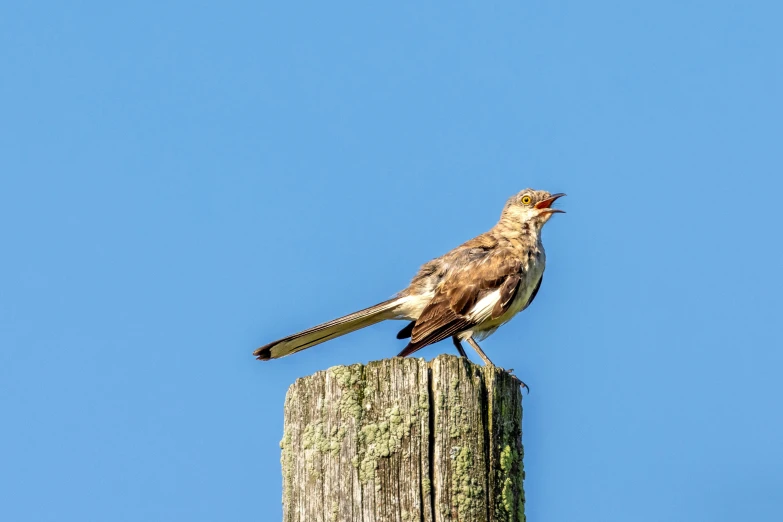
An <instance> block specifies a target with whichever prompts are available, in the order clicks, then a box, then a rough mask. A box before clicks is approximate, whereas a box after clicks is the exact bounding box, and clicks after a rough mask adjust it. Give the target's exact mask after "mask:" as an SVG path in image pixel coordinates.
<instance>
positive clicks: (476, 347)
mask: <svg viewBox="0 0 783 522" xmlns="http://www.w3.org/2000/svg"><path fill="white" fill-rule="evenodd" d="M465 340H466V341H467V342H468V344H469V345H471V346H472V347H473V349H474V350H476V351H477V352H478V354H479V355H480V356H481V358H482V359H484V364H486V365H487V366H495V365H494V364H492V361H490V360H489V357H487V354H485V353H484V350H482V349H481V346H479V345H478V343H477V342H476V340H475V339H473V336H470V337H468V338H467V339H465ZM458 342H459V341H458V340H457V338H456V337H454V344H457V343H458ZM501 370H502V368H501ZM512 371H513V370H508V372H507V373H508V374H509V375H511V376H512V377H514V378H515V379H516V380H517V381H519V385H520V386H521V387H522V388H525V389H526V390H527V392H528V393H530V388H528V386H527V384H525V383H524V382H522V381H521V380H520V379H519V377H517V376H516V375H513V374H512V373H511V372H512Z"/></svg>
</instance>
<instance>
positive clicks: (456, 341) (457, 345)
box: [451, 335, 470, 360]
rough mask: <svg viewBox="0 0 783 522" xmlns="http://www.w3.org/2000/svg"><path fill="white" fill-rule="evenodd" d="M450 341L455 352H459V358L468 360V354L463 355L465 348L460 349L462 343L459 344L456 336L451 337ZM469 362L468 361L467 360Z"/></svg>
mask: <svg viewBox="0 0 783 522" xmlns="http://www.w3.org/2000/svg"><path fill="white" fill-rule="evenodd" d="M451 340H452V341H454V346H455V347H456V348H457V351H458V352H459V356H460V357H464V358H465V359H468V354H466V353H465V348H463V347H462V343H461V342H459V339H458V338H457V336H456V335H455V336H453V337H452V338H451ZM468 360H470V359H468Z"/></svg>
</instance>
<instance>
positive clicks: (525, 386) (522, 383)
mask: <svg viewBox="0 0 783 522" xmlns="http://www.w3.org/2000/svg"><path fill="white" fill-rule="evenodd" d="M506 373H508V374H509V375H510V376H512V377H513V378H515V379H516V380H517V381H519V386H520V387H521V388H524V389H526V390H527V394H528V395H530V386H528V385H527V384H525V383H524V382H522V380H521V379H520V378H519V377H517V376H516V375H514V368H509V369H508V370H506Z"/></svg>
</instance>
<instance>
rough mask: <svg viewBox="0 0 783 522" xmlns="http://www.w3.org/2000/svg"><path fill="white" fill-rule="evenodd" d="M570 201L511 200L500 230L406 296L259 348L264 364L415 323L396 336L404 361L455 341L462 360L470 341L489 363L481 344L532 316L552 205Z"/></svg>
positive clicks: (456, 254) (433, 271)
mask: <svg viewBox="0 0 783 522" xmlns="http://www.w3.org/2000/svg"><path fill="white" fill-rule="evenodd" d="M562 196H565V194H550V193H549V192H544V191H540V190H532V189H526V190H523V191H522V192H520V193H519V194H516V195H514V196H512V197H511V198H510V199H509V200H508V202H507V203H506V206H505V207H503V212H502V213H501V215H500V220H499V221H498V223H497V224H496V225H495V226H494V227H492V228H491V229H490V230H489V231H487V232H485V233H483V234H481V235H479V236H477V237H475V238H473V239H471V240H470V241H468V242H466V243H463V244H462V245H460V246H458V247H457V248H455V249H454V250H452V251H451V252H448V253H447V254H445V255H443V256H441V257H438V258H435V259H433V260H432V261H430V262H428V263H425V264H424V265H423V266H422V267H421V268H420V269H419V272H418V273H417V274H416V276H415V277H414V278H413V280H412V281H411V283H410V284H409V285H408V287H407V288H406V289H404V290H403V291H401V292H399V293H398V294H397V295H396V296H394V297H393V298H391V299H389V300H388V301H384V302H382V303H378V304H377V305H375V306H371V307H369V308H365V309H364V310H359V311H358V312H354V313H352V314H348V315H346V316H343V317H340V318H338V319H334V320H332V321H329V322H327V323H323V324H319V325H318V326H313V327H312V328H308V329H307V330H303V331H301V332H299V333H295V334H293V335H289V336H288V337H284V338H282V339H279V340H277V341H275V342H273V343H269V344H267V345H265V346H262V347H261V348H258V349H257V350H256V351H255V352H253V355H255V356H256V357H257V358H258V359H260V360H262V361H267V360H269V359H277V358H279V357H284V356H286V355H290V354H292V353H296V352H298V351H301V350H304V349H306V348H310V347H311V346H315V345H316V344H320V343H322V342H324V341H328V340H330V339H334V338H335V337H339V336H341V335H345V334H347V333H350V332H353V331H356V330H359V329H360V328H364V327H366V326H370V325H372V324H375V323H378V322H381V321H384V320H386V319H403V320H407V321H410V323H409V324H408V325H407V326H406V327H405V328H403V329H402V330H400V332H399V333H398V334H397V338H398V339H408V338H410V342H409V343H408V345H407V346H406V347H405V348H404V349H403V350H402V351H401V352H400V354H399V355H400V356H406V355H410V354H412V353H413V352H415V351H416V350H419V349H420V348H423V347H425V346H427V345H429V344H432V343H436V342H438V341H442V340H444V339H447V338H449V337H451V339H452V340H453V342H454V345H455V346H456V348H457V350H459V353H460V355H462V356H463V357H466V354H465V350H464V349H463V348H462V344H461V341H467V342H468V344H470V345H471V346H472V347H473V348H474V349H475V350H476V352H478V354H479V356H481V358H482V359H483V360H484V363H485V364H487V365H490V366H492V365H493V364H492V361H490V360H489V358H488V357H487V356H486V354H484V351H483V350H482V349H481V347H480V346H479V345H478V343H477V342H476V340H481V339H484V338H486V337H488V336H489V335H491V334H492V333H494V332H495V330H497V329H498V327H499V326H500V325H502V324H503V323H505V322H507V321H509V320H510V319H511V318H512V317H514V316H515V315H516V314H518V313H519V312H521V311H522V310H524V309H525V308H527V307H528V306H529V305H530V303H531V302H533V299H535V297H536V294H537V293H538V289H539V288H540V287H541V280H542V279H543V276H544V265H545V263H546V254H545V253H544V245H543V244H542V243H541V229H542V228H543V226H544V224H546V222H547V221H549V218H551V217H552V214H555V213H557V212H563V211H562V210H558V209H555V208H552V203H554V202H555V200H557V199H558V198H559V197H562Z"/></svg>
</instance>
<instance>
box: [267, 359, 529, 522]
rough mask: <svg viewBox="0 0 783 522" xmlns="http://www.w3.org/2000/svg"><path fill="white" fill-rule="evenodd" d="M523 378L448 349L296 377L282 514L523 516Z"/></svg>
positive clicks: (285, 446) (285, 442)
mask: <svg viewBox="0 0 783 522" xmlns="http://www.w3.org/2000/svg"><path fill="white" fill-rule="evenodd" d="M519 384H520V382H519V380H518V379H517V378H516V377H514V376H513V375H510V374H508V373H507V372H505V371H503V370H502V369H500V368H495V367H482V366H477V365H474V364H472V363H470V362H469V361H467V360H466V359H464V358H458V357H453V356H449V355H441V356H439V357H437V358H435V359H434V360H433V361H431V362H427V361H425V360H424V359H413V358H399V357H396V358H393V359H385V360H382V361H375V362H371V363H369V364H367V365H361V364H354V365H351V366H335V367H333V368H329V369H328V370H324V371H320V372H317V373H315V374H314V375H311V376H309V377H303V378H301V379H297V381H296V382H295V383H294V384H293V385H291V387H290V389H289V390H288V394H287V396H286V402H285V428H284V434H283V439H282V441H281V443H280V445H281V448H282V457H281V463H282V467H283V511H284V515H283V520H284V521H285V522H294V521H297V522H305V521H306V522H311V521H324V522H326V521H335V522H358V521H378V522H381V521H382V522H385V521H399V522H403V521H433V522H441V521H444V522H445V521H451V522H456V521H469V522H476V521H481V520H492V521H522V520H524V492H523V489H522V481H523V477H524V471H523V465H522V455H523V450H522V441H521V435H522V425H521V421H522V394H521V392H520V388H519Z"/></svg>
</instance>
